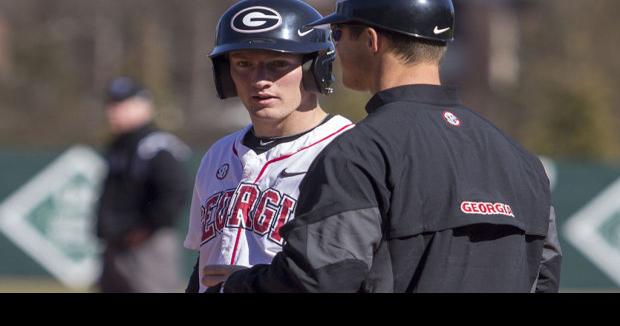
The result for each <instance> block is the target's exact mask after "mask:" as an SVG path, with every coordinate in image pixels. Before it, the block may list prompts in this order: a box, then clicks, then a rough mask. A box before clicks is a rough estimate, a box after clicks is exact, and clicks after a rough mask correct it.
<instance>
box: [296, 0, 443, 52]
mask: <svg viewBox="0 0 620 326" xmlns="http://www.w3.org/2000/svg"><path fill="white" fill-rule="evenodd" d="M351 22H357V23H362V24H365V25H368V26H374V27H378V28H381V29H385V30H388V31H392V32H397V33H401V34H406V35H410V36H414V37H417V38H421V39H425V40H430V41H438V42H443V43H446V42H448V41H452V40H453V39H454V6H453V4H452V1H451V0H392V1H377V0H339V1H338V4H337V7H336V12H335V13H333V14H331V15H329V16H326V17H325V18H322V19H319V20H317V21H314V22H312V23H311V24H310V25H308V26H319V25H326V24H343V23H351Z"/></svg>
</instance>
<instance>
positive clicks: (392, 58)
mask: <svg viewBox="0 0 620 326" xmlns="http://www.w3.org/2000/svg"><path fill="white" fill-rule="evenodd" d="M388 3H389V5H386V4H388ZM322 24H330V25H331V27H332V33H333V38H334V41H335V42H336V49H337V51H338V56H339V58H340V61H341V63H342V67H343V83H344V84H345V86H347V87H349V88H351V89H355V90H359V91H368V92H371V93H372V94H373V98H372V99H371V100H370V101H369V102H368V104H367V106H366V110H367V112H368V117H366V118H365V119H364V120H363V121H361V122H360V123H359V124H357V126H356V127H355V128H354V129H352V130H351V131H349V132H347V133H346V134H344V135H342V136H340V137H338V138H337V139H335V140H334V141H333V142H332V143H331V144H330V145H329V146H328V147H327V148H325V150H323V151H322V152H321V153H320V154H319V156H318V157H317V159H316V160H315V161H314V162H313V163H312V165H311V166H310V169H309V171H308V174H307V176H306V177H305V179H304V181H303V182H302V184H301V185H300V197H299V201H298V203H297V209H296V211H295V214H296V216H297V217H296V219H295V220H293V221H292V222H290V223H288V224H287V225H286V226H285V227H283V228H282V230H281V232H280V233H281V234H282V236H283V237H284V239H285V241H286V244H285V246H284V248H283V250H282V251H281V252H280V253H278V255H276V257H274V259H273V260H272V263H271V264H270V265H261V266H254V267H252V268H251V269H247V270H240V271H234V272H233V273H232V274H230V276H229V277H228V278H227V279H226V281H225V283H224V285H223V292H284V291H296V292H530V291H538V292H555V291H557V290H558V284H559V274H560V262H561V251H560V246H559V243H558V242H557V237H556V234H557V233H556V230H555V224H554V214H553V209H552V207H551V195H550V190H549V180H548V179H547V176H546V174H545V170H544V169H543V166H542V164H541V162H540V160H539V159H538V158H537V157H535V156H534V155H532V154H530V153H528V152H527V151H526V150H525V149H523V148H522V147H521V146H520V145H519V144H517V143H516V142H515V141H514V140H512V139H510V138H509V137H508V136H506V135H505V134H504V133H502V132H501V131H500V130H499V129H498V128H497V127H495V126H493V125H492V124H491V123H490V122H489V121H487V120H485V119H483V118H482V117H480V116H479V115H477V114H476V113H474V112H473V111H471V110H470V109H468V108H466V107H465V106H464V105H463V104H462V103H461V101H460V100H459V98H458V96H457V94H456V91H455V90H454V89H453V88H450V87H446V86H443V85H442V84H441V80H440V78H439V67H440V63H441V59H442V57H443V55H444V53H445V51H446V46H447V44H448V42H449V41H451V40H452V39H453V36H454V8H453V5H452V2H451V1H450V0H426V1H421V0H392V1H389V2H383V1H376V0H342V1H338V4H337V11H336V13H334V14H332V15H330V16H327V17H325V18H324V19H321V20H318V21H316V22H314V23H312V24H311V25H310V26H317V25H322ZM204 273H205V275H206V276H207V277H206V278H207V279H208V278H209V275H211V274H212V273H213V269H212V268H211V267H209V266H208V267H207V268H205V269H204Z"/></svg>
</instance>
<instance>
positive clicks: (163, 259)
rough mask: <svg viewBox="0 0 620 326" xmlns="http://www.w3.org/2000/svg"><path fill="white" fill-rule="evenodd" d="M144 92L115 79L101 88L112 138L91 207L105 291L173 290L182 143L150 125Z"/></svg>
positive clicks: (182, 192) (184, 183)
mask: <svg viewBox="0 0 620 326" xmlns="http://www.w3.org/2000/svg"><path fill="white" fill-rule="evenodd" d="M153 111H154V107H153V100H152V97H151V94H150V92H149V91H148V90H147V89H145V88H144V87H142V86H141V85H140V84H139V83H138V82H137V81H135V80H133V79H131V78H128V77H118V78H116V79H114V80H112V81H111V82H110V84H109V85H108V87H107V90H106V116H107V120H108V124H109V129H110V131H111V133H112V135H113V140H112V141H111V143H110V144H109V146H108V148H107V151H106V154H105V158H106V161H107V164H108V168H109V171H108V174H107V177H106V178H105V181H104V184H103V189H102V195H101V198H100V200H99V206H98V209H97V230H96V232H97V236H98V237H99V238H100V239H101V240H102V241H103V242H104V246H105V250H104V253H103V271H102V275H101V278H100V283H99V286H100V290H101V291H102V292H106V293H110V292H112V293H131V292H177V291H179V289H180V288H182V281H181V278H180V275H179V267H180V239H179V237H178V234H177V232H176V230H175V223H176V218H177V216H179V213H180V212H181V210H182V209H183V208H184V206H185V198H186V195H187V194H188V191H187V188H188V185H189V183H188V182H189V180H188V178H187V175H186V170H185V166H184V162H185V161H186V160H187V158H188V157H189V154H190V150H189V148H188V146H186V145H185V144H184V143H183V142H182V141H181V140H179V139H178V138H177V137H175V136H174V135H172V134H170V133H166V132H162V131H160V130H159V129H158V128H157V127H156V126H155V124H154V123H153Z"/></svg>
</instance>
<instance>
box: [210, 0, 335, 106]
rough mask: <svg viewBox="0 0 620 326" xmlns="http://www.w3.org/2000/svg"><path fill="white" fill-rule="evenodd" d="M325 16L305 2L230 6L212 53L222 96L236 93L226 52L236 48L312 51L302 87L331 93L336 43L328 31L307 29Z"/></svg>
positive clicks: (249, 1)
mask: <svg viewBox="0 0 620 326" xmlns="http://www.w3.org/2000/svg"><path fill="white" fill-rule="evenodd" d="M322 17H323V16H321V14H320V13H319V12H318V11H316V10H315V9H314V8H312V7H311V6H310V5H308V4H306V3H305V2H303V1H298V0H288V1H282V0H245V1H240V2H238V3H236V4H235V5H233V6H232V7H230V8H229V9H228V10H227V11H226V12H225V13H224V15H223V16H222V18H221V19H220V21H219V23H218V27H217V36H216V41H215V48H214V49H213V51H212V52H211V54H210V55H209V56H210V57H211V59H212V60H213V73H214V77H215V86H216V89H217V93H218V96H219V97H220V98H221V99H225V98H229V97H235V96H237V90H236V89H235V85H234V83H233V81H232V77H231V75H230V65H229V62H228V56H227V55H226V54H227V53H229V52H231V51H237V50H270V51H277V52H283V53H295V54H303V55H308V61H306V62H305V63H304V65H303V70H304V77H303V86H304V88H305V89H306V90H308V91H311V92H317V93H323V94H329V93H331V92H332V91H333V90H332V88H330V86H331V84H332V83H333V82H334V80H335V79H334V76H333V74H332V63H333V62H334V60H335V56H336V54H335V49H334V44H333V43H332V40H331V33H330V32H329V30H327V29H320V28H312V27H305V26H306V25H308V24H309V23H311V22H313V21H316V20H318V19H321V18H322Z"/></svg>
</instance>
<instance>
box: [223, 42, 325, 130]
mask: <svg viewBox="0 0 620 326" xmlns="http://www.w3.org/2000/svg"><path fill="white" fill-rule="evenodd" d="M229 60H230V73H231V75H232V79H233V81H234V83H235V86H236V89H237V94H238V95H239V98H240V99H241V101H242V102H243V104H244V105H245V107H246V108H247V110H248V112H249V113H250V116H251V118H252V120H253V121H254V122H255V123H256V121H257V120H268V121H282V120H284V119H286V118H287V117H289V116H290V115H291V114H292V113H294V112H295V111H297V110H298V109H300V108H302V107H305V106H307V105H310V106H312V103H311V102H312V101H313V99H314V101H315V102H316V97H313V96H312V95H313V94H311V93H310V92H306V91H305V90H304V89H303V87H302V77H303V71H302V67H301V65H302V60H303V59H302V56H301V55H295V54H287V53H278V52H273V51H264V50H245V51H235V52H231V53H230V55H229ZM314 105H315V106H316V104H314Z"/></svg>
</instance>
